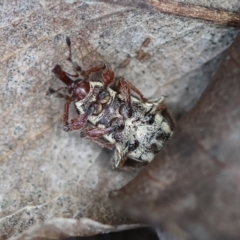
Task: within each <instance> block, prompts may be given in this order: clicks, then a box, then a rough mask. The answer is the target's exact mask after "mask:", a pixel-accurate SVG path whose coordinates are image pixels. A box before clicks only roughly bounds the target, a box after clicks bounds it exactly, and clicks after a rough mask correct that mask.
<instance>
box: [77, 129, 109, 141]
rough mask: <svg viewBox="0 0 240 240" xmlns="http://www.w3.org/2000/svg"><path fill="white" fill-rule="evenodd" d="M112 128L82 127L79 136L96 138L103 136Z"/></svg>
mask: <svg viewBox="0 0 240 240" xmlns="http://www.w3.org/2000/svg"><path fill="white" fill-rule="evenodd" d="M112 130H113V128H112V127H109V128H98V127H89V128H86V129H84V131H82V132H81V134H80V135H81V137H82V138H83V137H87V138H89V139H96V138H100V137H103V136H104V135H105V134H107V133H109V132H111V131H112Z"/></svg>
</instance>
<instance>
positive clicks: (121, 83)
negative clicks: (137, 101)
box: [117, 77, 147, 103]
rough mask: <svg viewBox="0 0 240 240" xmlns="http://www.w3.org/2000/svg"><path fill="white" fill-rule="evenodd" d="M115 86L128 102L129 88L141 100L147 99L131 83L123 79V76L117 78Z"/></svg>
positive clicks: (129, 97)
mask: <svg viewBox="0 0 240 240" xmlns="http://www.w3.org/2000/svg"><path fill="white" fill-rule="evenodd" d="M117 88H118V90H119V91H120V93H121V94H122V95H123V97H124V99H125V100H126V102H127V103H130V99H131V90H132V91H134V92H135V93H137V94H138V95H139V96H140V98H141V100H142V102H146V101H147V99H146V98H145V97H144V96H143V94H142V93H141V92H140V91H139V90H138V89H137V88H136V87H135V86H134V85H132V84H131V83H130V82H128V81H127V80H125V79H124V78H123V77H120V78H118V81H117Z"/></svg>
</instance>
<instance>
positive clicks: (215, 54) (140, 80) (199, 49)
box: [0, 0, 238, 239]
mask: <svg viewBox="0 0 240 240" xmlns="http://www.w3.org/2000/svg"><path fill="white" fill-rule="evenodd" d="M189 2H191V3H192V2H195V3H196V4H197V3H198V1H189ZM218 2H219V4H221V3H222V2H223V1H221V0H219V1H215V4H216V5H218ZM225 2H226V4H225V5H222V8H225V7H226V10H229V9H230V10H231V9H232V8H233V7H234V6H235V5H237V3H238V2H237V1H234V2H232V1H225ZM0 8H1V14H0V29H1V38H0V55H1V64H0V79H1V83H0V84H1V85H0V103H1V107H0V111H1V114H0V119H1V128H0V238H1V239H7V238H9V237H12V236H15V237H16V236H20V235H19V234H21V233H23V232H24V231H25V230H28V229H29V228H30V227H32V226H33V225H34V227H35V229H37V228H38V226H39V224H43V225H41V226H46V227H48V226H49V225H47V223H49V222H46V221H51V220H52V219H53V218H61V224H63V225H64V218H68V219H70V220H66V226H68V223H69V222H68V221H70V222H71V221H76V222H78V221H77V220H79V221H81V219H82V218H89V219H90V220H93V221H97V222H99V224H100V225H101V224H107V225H114V226H118V225H122V224H126V225H124V226H125V228H128V226H127V224H132V223H134V222H135V221H133V220H130V219H127V218H125V217H124V216H119V215H118V214H116V213H115V212H114V211H113V209H112V207H111V205H110V204H109V200H108V194H109V192H110V191H112V190H115V189H119V188H121V187H122V186H124V185H125V184H126V183H128V182H129V181H130V180H131V179H133V178H134V177H135V176H136V174H137V173H138V172H139V170H138V169H137V170H127V171H115V170H112V166H111V163H110V159H111V157H112V151H107V150H106V149H102V148H100V147H99V146H97V145H95V144H93V143H90V142H88V141H87V140H84V139H81V138H80V134H79V132H72V133H66V132H64V131H63V130H62V125H63V124H62V114H63V107H64V100H63V99H59V98H54V97H52V98H51V97H47V96H46V92H47V90H48V88H49V87H50V86H51V87H52V88H54V89H57V88H58V87H61V86H63V85H62V84H61V83H60V81H58V80H57V79H56V77H54V76H53V74H52V72H51V70H52V68H53V67H54V66H55V65H56V64H57V63H58V64H61V66H62V67H63V68H64V70H66V71H68V72H71V73H72V69H71V66H70V64H69V63H68V62H67V61H66V58H67V57H68V49H67V46H66V42H65V38H66V36H69V37H70V39H71V40H72V45H73V49H75V50H74V52H73V57H74V60H75V61H79V62H80V63H82V64H83V66H84V67H87V66H89V65H90V64H94V63H97V62H103V61H105V62H107V63H109V64H110V65H111V66H112V68H113V69H114V70H115V72H116V75H117V76H120V75H121V76H124V77H125V78H126V79H127V80H129V81H130V82H132V83H133V84H134V85H135V86H137V87H138V88H139V89H140V90H141V91H142V92H143V94H144V95H145V96H146V97H147V98H159V97H160V96H161V95H166V96H167V103H168V105H169V108H170V110H171V111H172V112H173V115H174V116H175V117H177V118H178V117H181V116H183V115H184V113H185V112H187V111H189V110H190V109H191V108H192V107H193V106H194V104H195V103H196V101H197V99H198V98H199V96H200V95H201V93H202V92H203V90H204V89H205V87H206V86H207V84H208V82H209V80H210V79H211V76H212V75H213V74H214V72H215V70H216V68H217V66H218V64H219V62H220V59H221V55H222V53H223V51H224V50H225V49H227V47H228V46H229V45H230V44H231V43H232V41H233V39H234V37H235V36H236V34H237V30H236V29H234V28H230V27H226V26H220V25H215V24H213V23H209V22H205V21H200V20H193V19H188V18H180V17H176V16H173V15H171V16H170V15H164V14H162V13H159V12H157V11H156V10H154V9H149V8H148V9H145V8H138V7H137V6H135V7H134V5H129V6H128V5H127V4H125V5H124V6H121V5H117V4H111V3H107V2H103V1H97V0H96V1H89V0H88V1H70V0H68V1H67V0H66V1H62V0H58V1H50V0H41V1H25V0H19V1H13V0H11V1H3V2H2V3H0ZM147 37H150V38H151V42H150V44H149V45H148V46H147V47H146V48H144V51H145V52H147V53H149V54H150V55H151V58H150V59H148V60H146V61H144V62H140V61H139V60H138V59H137V58H136V51H138V50H139V49H140V46H141V44H142V43H143V41H144V40H145V39H146V38H147ZM81 54H82V55H84V56H85V57H84V58H82V57H81ZM126 58H129V59H130V64H129V65H128V66H126V68H119V65H120V64H121V63H122V62H123V61H124V60H125V59H126ZM74 115H76V112H75V109H74V106H72V108H71V116H74ZM97 222H93V223H91V224H93V225H94V226H95V227H94V230H92V229H91V230H89V228H88V227H87V225H86V224H85V222H84V221H83V222H81V227H80V228H79V229H80V230H79V231H77V230H76V229H77V228H78V227H79V225H78V224H79V222H78V224H77V223H76V225H74V224H73V225H71V227H69V228H68V227H65V228H63V229H64V234H65V235H70V236H73V235H75V234H77V235H82V236H84V235H90V234H96V233H99V232H101V231H102V229H103V227H102V225H101V226H100V225H98V223H97ZM45 223H46V224H45ZM44 224H45V225H44ZM51 224H52V225H51V226H53V225H55V223H54V221H53V222H51ZM73 226H75V227H76V229H74V231H72V227H73ZM55 227H56V229H55V230H56V231H55V234H56V235H55V236H58V234H59V231H58V227H57V223H56V225H55ZM73 228H74V227H73ZM123 228H124V227H123ZM81 229H83V230H81ZM116 229H117V230H119V229H118V228H117V227H116V228H114V227H111V226H110V227H109V228H108V230H109V231H111V230H113V231H114V230H116ZM121 229H122V228H121ZM81 231H82V232H81ZM32 234H33V235H34V231H33V232H32Z"/></svg>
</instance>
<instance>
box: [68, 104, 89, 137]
mask: <svg viewBox="0 0 240 240" xmlns="http://www.w3.org/2000/svg"><path fill="white" fill-rule="evenodd" d="M68 106H69V105H68ZM87 117H88V114H86V113H85V114H83V115H79V116H77V117H75V118H73V119H72V120H71V123H68V122H65V125H64V126H63V130H64V131H66V132H69V131H73V130H79V129H81V128H82V127H83V126H84V125H85V124H86V122H87Z"/></svg>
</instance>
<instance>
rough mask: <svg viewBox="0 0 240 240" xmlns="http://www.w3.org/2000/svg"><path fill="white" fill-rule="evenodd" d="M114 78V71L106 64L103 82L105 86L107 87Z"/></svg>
mask: <svg viewBox="0 0 240 240" xmlns="http://www.w3.org/2000/svg"><path fill="white" fill-rule="evenodd" d="M114 78H115V73H114V71H113V70H112V69H111V68H110V67H109V66H106V69H104V70H103V73H102V82H103V85H104V87H105V88H107V87H108V86H109V85H111V84H112V83H113V81H114Z"/></svg>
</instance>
